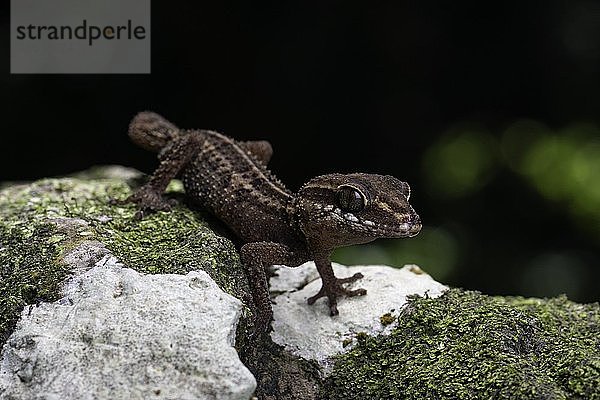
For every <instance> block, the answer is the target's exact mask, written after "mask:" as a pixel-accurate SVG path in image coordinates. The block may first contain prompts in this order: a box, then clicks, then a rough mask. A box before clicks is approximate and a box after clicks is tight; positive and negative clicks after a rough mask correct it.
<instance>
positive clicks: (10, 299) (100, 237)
mask: <svg viewBox="0 0 600 400" xmlns="http://www.w3.org/2000/svg"><path fill="white" fill-rule="evenodd" d="M121 171H123V169H119V168H109V169H107V173H106V174H104V175H103V170H102V169H101V168H100V169H95V170H93V171H91V172H90V173H89V174H88V175H89V176H88V175H86V174H80V175H79V176H81V177H83V179H80V178H62V179H44V180H40V181H37V182H34V183H31V184H23V185H15V186H10V187H8V188H5V189H4V190H2V191H0V221H2V223H1V225H0V228H1V230H0V234H1V235H2V236H0V239H1V240H0V249H2V250H0V261H1V263H0V266H1V267H2V281H1V285H2V288H3V291H2V293H3V296H2V297H3V299H2V309H1V310H0V313H1V315H0V323H1V324H2V325H1V326H0V328H2V331H1V332H3V333H6V332H9V331H10V329H11V328H10V327H11V326H12V325H11V324H13V323H14V321H15V319H16V318H17V316H18V313H19V312H20V310H21V309H22V308H23V306H24V305H25V304H30V303H31V301H33V300H32V299H31V298H30V297H31V296H29V295H27V296H26V295H25V294H20V293H21V292H23V293H25V291H24V290H22V288H23V287H27V288H29V291H31V292H34V293H38V295H37V297H40V298H42V299H43V300H49V299H55V298H56V297H57V295H58V288H59V286H60V285H59V284H60V280H62V279H64V278H65V277H66V276H67V275H68V272H69V271H66V270H65V266H64V264H63V263H61V257H60V256H61V255H64V254H66V253H67V252H68V251H69V250H70V249H72V248H74V247H76V246H77V245H78V244H79V243H81V242H82V241H89V240H95V241H99V242H101V243H103V244H104V245H105V246H106V248H107V249H109V250H110V251H111V252H112V254H114V255H115V256H116V257H117V258H118V259H119V261H121V262H122V263H124V264H125V265H126V266H127V267H129V268H133V269H135V270H137V271H139V272H144V273H153V274H163V273H177V274H184V273H187V272H189V271H192V270H197V269H202V270H204V271H206V272H207V273H208V274H209V275H210V276H211V277H212V278H213V279H214V280H215V281H216V282H217V284H218V285H219V286H220V287H221V288H222V289H223V290H225V291H226V292H228V293H229V294H232V295H234V296H236V297H238V298H241V299H243V298H244V297H243V296H244V295H245V294H246V293H249V290H248V288H247V282H246V279H245V276H244V274H243V270H242V269H241V268H240V261H239V256H238V254H237V252H236V251H235V248H234V246H233V244H232V243H231V242H230V241H229V240H228V239H226V238H223V237H221V236H218V235H216V234H215V233H214V232H213V231H212V230H211V229H210V228H209V226H208V225H207V223H206V222H205V221H204V220H203V219H202V217H201V215H200V214H199V213H198V212H194V211H192V210H190V209H189V208H187V207H186V206H184V205H178V206H176V207H174V209H173V210H172V211H171V212H168V213H165V212H160V213H156V214H152V215H149V216H146V217H144V219H143V220H141V221H138V220H136V219H135V218H134V214H135V212H136V206H135V205H132V204H128V205H123V206H113V205H111V204H110V199H113V198H115V199H124V198H126V197H127V196H128V195H129V194H131V189H130V187H129V186H128V185H127V184H126V183H125V181H124V180H127V181H129V182H133V181H135V180H136V173H135V172H132V171H131V170H125V172H126V173H125V174H123V176H120V175H119V173H120V172H121ZM138 175H139V174H138ZM104 176H109V178H106V177H104ZM90 177H91V178H93V179H91V178H90ZM88 178H90V179H91V180H88ZM169 190H171V191H172V192H173V193H171V195H172V196H173V195H174V196H176V197H177V196H178V193H177V192H180V191H181V190H182V188H181V185H180V184H179V183H178V182H175V183H174V184H173V185H171V186H170V187H169ZM4 289H5V290H6V291H5V290H4ZM4 293H7V295H6V296H5V295H4ZM28 296H29V297H28ZM246 311H248V310H246ZM11 321H12V322H11ZM9 328H10V329H9Z"/></svg>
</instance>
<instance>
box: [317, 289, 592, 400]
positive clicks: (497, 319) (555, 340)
mask: <svg viewBox="0 0 600 400" xmlns="http://www.w3.org/2000/svg"><path fill="white" fill-rule="evenodd" d="M321 397H322V398H323V399H600V307H599V305H598V304H597V303H595V304H589V305H580V304H576V303H573V302H571V301H569V300H567V299H566V297H564V296H562V297H558V298H555V299H549V300H541V299H524V298H520V297H491V296H486V295H482V294H480V293H477V292H469V291H463V290H460V289H451V290H449V291H447V292H446V293H445V294H444V295H442V296H441V297H438V298H435V299H430V298H423V297H415V298H413V299H411V301H410V302H409V305H408V306H407V307H406V308H405V309H404V310H403V312H402V314H401V315H400V317H399V318H398V320H397V322H396V325H395V328H394V330H393V331H392V333H391V334H390V335H389V336H379V337H365V336H363V337H361V338H359V343H358V344H357V346H355V347H354V348H353V349H352V350H351V351H349V352H348V353H345V354H343V355H340V356H338V357H337V359H336V363H335V366H334V368H333V372H332V373H331V375H330V376H329V377H328V378H327V380H326V382H325V385H324V387H323V388H322V392H321Z"/></svg>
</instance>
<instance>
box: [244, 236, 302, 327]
mask: <svg viewBox="0 0 600 400" xmlns="http://www.w3.org/2000/svg"><path fill="white" fill-rule="evenodd" d="M240 255H241V259H242V263H243V264H244V267H245V271H246V276H247V278H248V283H249V285H250V290H251V291H252V298H253V300H254V304H255V306H256V313H257V316H256V320H255V336H258V335H261V334H268V333H269V331H270V330H271V319H272V318H273V308H272V307H271V298H270V296H269V285H268V281H267V276H266V272H265V271H266V268H268V267H269V266H271V265H275V264H277V265H286V266H288V267H297V266H298V265H300V264H302V263H304V262H306V261H307V260H308V255H307V254H306V252H304V251H301V250H298V251H294V250H292V249H291V248H289V247H288V246H286V245H283V244H280V243H274V242H252V243H246V244H245V245H243V246H242V249H241V251H240Z"/></svg>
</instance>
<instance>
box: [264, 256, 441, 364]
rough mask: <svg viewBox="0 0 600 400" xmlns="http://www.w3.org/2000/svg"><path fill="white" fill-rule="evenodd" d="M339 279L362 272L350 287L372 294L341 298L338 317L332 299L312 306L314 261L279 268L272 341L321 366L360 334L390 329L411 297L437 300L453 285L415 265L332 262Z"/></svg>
mask: <svg viewBox="0 0 600 400" xmlns="http://www.w3.org/2000/svg"><path fill="white" fill-rule="evenodd" d="M333 269H334V272H335V274H336V276H338V277H345V276H352V275H353V274H355V273H356V272H361V273H362V274H363V275H364V277H363V278H362V279H360V280H358V281H357V282H354V283H353V284H351V285H348V286H347V287H348V288H350V289H356V288H359V287H361V288H365V289H367V296H361V297H353V298H341V299H340V300H339V302H338V310H339V312H340V314H339V315H337V316H335V317H331V316H329V308H328V306H327V299H325V298H321V299H319V300H317V302H316V303H315V304H314V305H313V306H312V307H309V306H308V305H307V304H306V300H307V299H308V298H309V297H310V296H313V295H314V294H315V293H317V292H318V291H319V289H320V288H321V279H320V278H319V274H318V272H317V270H316V267H315V265H314V263H313V262H308V263H305V264H303V265H301V266H299V267H297V268H288V267H284V266H278V267H276V269H275V273H276V275H275V276H274V277H272V278H271V290H272V292H273V293H274V299H273V301H274V305H273V332H272V333H271V337H272V339H273V341H274V342H275V343H277V344H279V345H281V346H283V347H285V349H286V350H288V351H290V352H292V353H293V354H295V355H297V356H299V357H302V358H304V359H307V360H315V361H317V362H319V363H320V364H321V365H322V366H324V367H326V366H327V365H329V364H330V360H331V358H332V357H333V356H334V355H337V354H339V353H341V352H342V351H344V350H345V349H346V350H348V349H350V348H351V347H352V344H353V343H356V337H357V335H359V334H360V335H365V334H367V335H371V336H372V335H379V334H387V333H389V332H390V331H391V322H392V321H394V320H395V319H396V318H397V316H398V315H399V314H400V312H401V310H402V308H403V307H404V305H405V304H406V302H407V296H409V295H419V296H428V297H430V298H435V297H438V296H440V295H441V294H442V293H443V291H444V290H447V289H448V287H447V286H444V285H442V284H441V283H438V282H436V281H435V280H433V279H432V278H431V276H429V275H427V274H426V273H424V272H423V271H422V270H421V269H420V268H419V267H418V266H416V265H407V266H405V267H404V268H400V269H398V268H392V267H388V266H374V265H371V266H356V267H346V266H344V265H340V264H335V263H334V264H333Z"/></svg>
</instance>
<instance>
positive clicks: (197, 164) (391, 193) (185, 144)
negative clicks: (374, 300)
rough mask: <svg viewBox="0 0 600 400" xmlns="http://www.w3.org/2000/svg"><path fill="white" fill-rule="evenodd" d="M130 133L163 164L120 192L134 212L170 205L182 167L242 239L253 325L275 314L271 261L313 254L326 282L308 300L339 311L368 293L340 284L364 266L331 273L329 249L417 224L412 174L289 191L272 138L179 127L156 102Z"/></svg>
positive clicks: (328, 179) (343, 179)
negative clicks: (343, 300) (278, 172)
mask: <svg viewBox="0 0 600 400" xmlns="http://www.w3.org/2000/svg"><path fill="white" fill-rule="evenodd" d="M129 136H130V138H131V139H132V140H133V141H134V142H135V143H136V144H138V145H139V146H140V147H142V148H145V149H147V150H151V151H155V152H158V153H159V160H160V165H159V167H158V168H157V169H156V171H155V172H154V173H153V174H152V176H151V177H150V179H149V181H148V182H147V183H146V184H145V185H144V186H142V187H141V188H139V189H138V190H137V191H136V192H135V193H134V194H133V195H131V196H130V197H129V198H128V199H126V200H125V201H124V202H134V203H136V204H138V206H139V208H140V211H139V212H138V214H137V216H138V217H139V218H142V217H143V216H144V215H145V214H146V213H148V212H154V211H168V210H169V209H170V208H171V206H172V203H171V202H170V200H168V199H166V198H164V197H163V192H164V190H165V188H166V187H167V185H168V184H169V182H170V181H171V179H173V178H175V177H180V178H181V179H182V181H183V185H184V188H185V192H186V195H187V196H188V197H189V198H191V199H192V200H194V201H195V202H197V203H199V204H200V205H202V206H203V207H205V208H206V209H208V210H209V211H210V212H211V213H213V214H214V215H215V216H216V217H218V218H219V219H221V220H222V221H223V222H224V223H225V224H226V225H228V226H229V227H230V228H231V229H232V231H233V232H234V233H235V234H236V235H237V236H238V237H239V238H240V239H241V240H242V241H243V243H244V245H243V246H242V247H241V250H240V254H241V259H242V263H243V264H244V266H245V271H246V275H247V277H248V281H249V284H250V288H251V290H252V296H253V300H254V303H255V306H256V308H257V311H258V312H257V315H258V317H257V321H256V324H255V326H256V330H257V332H258V333H267V332H268V331H269V329H270V328H269V327H270V321H271V318H272V309H271V302H270V299H269V291H268V283H267V278H266V275H265V269H266V268H267V267H268V266H270V265H274V264H281V265H287V266H289V267H296V266H298V265H300V264H303V263H305V262H306V261H309V260H314V262H315V264H316V267H317V270H318V272H319V274H320V276H321V280H322V287H321V290H320V291H319V292H318V293H316V294H315V295H314V296H312V297H310V298H309V299H308V303H309V304H313V303H314V302H315V301H316V300H317V299H319V298H321V297H326V298H327V300H328V304H329V311H330V314H331V315H332V316H333V315H337V314H338V309H337V301H338V298H339V297H341V296H360V295H365V294H366V290H365V289H355V290H349V289H346V288H345V287H344V284H347V283H350V282H354V281H356V280H358V279H360V278H362V274H360V273H357V274H355V275H353V276H351V277H346V278H338V277H336V276H335V275H334V273H333V269H332V267H331V260H330V255H331V252H332V251H333V250H334V249H336V248H338V247H342V246H348V245H353V244H359V243H367V242H370V241H372V240H375V239H377V238H401V237H411V236H415V235H416V234H418V233H419V231H420V229H421V221H420V219H419V216H418V215H417V214H416V213H415V211H414V210H413V208H412V207H411V205H410V204H409V202H408V200H409V197H410V188H409V186H408V184H407V183H405V182H401V181H399V180H398V179H396V178H394V177H392V176H386V175H374V174H362V173H355V174H329V175H322V176H318V177H315V178H313V179H311V180H310V181H308V182H307V183H306V184H305V185H304V186H302V187H301V188H300V190H299V191H298V192H297V193H292V192H291V191H289V190H288V189H287V188H286V187H285V186H284V185H283V184H282V183H281V182H280V181H279V180H278V179H277V178H276V177H275V176H274V175H273V174H272V173H271V172H270V171H269V170H268V169H267V163H268V162H269V159H270V158H271V155H272V148H271V145H270V144H269V143H268V142H265V141H256V142H240V141H236V140H234V139H231V138H229V137H227V136H225V135H222V134H220V133H217V132H213V131H206V130H183V129H179V128H177V127H175V125H173V124H172V123H170V122H168V121H167V120H165V119H164V118H163V117H161V116H159V115H158V114H155V113H152V112H142V113H139V114H138V115H137V116H136V117H135V118H134V119H133V120H132V122H131V124H130V126H129Z"/></svg>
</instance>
